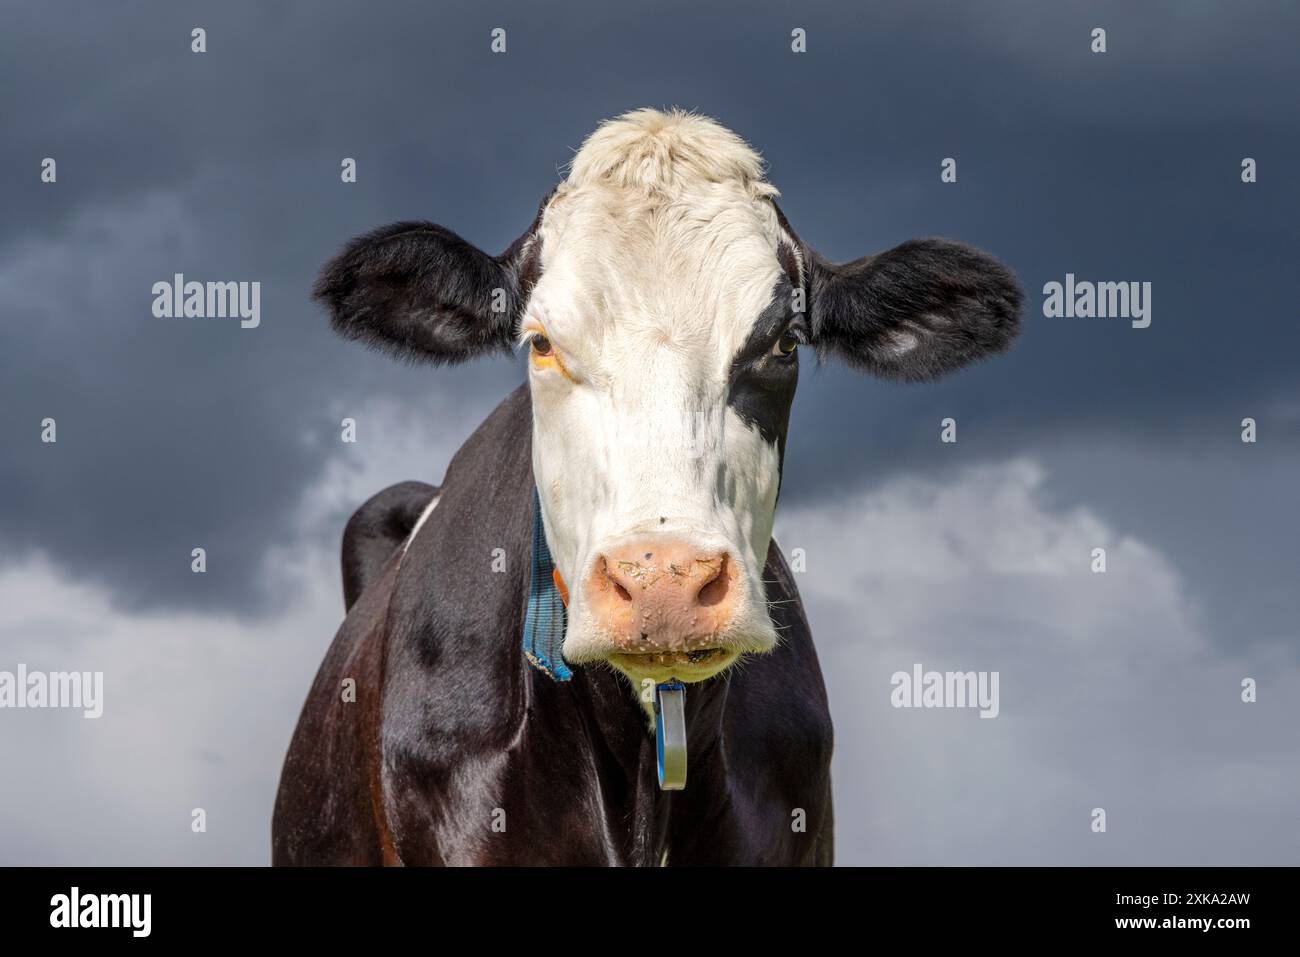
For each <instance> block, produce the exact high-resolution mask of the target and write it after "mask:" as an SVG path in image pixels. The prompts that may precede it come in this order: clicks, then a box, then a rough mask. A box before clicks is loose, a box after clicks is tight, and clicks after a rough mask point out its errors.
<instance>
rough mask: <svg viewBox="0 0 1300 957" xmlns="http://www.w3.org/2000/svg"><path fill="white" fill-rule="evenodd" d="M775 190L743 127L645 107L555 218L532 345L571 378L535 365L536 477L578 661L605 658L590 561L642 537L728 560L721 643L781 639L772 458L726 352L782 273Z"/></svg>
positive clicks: (614, 132) (612, 131)
mask: <svg viewBox="0 0 1300 957" xmlns="http://www.w3.org/2000/svg"><path fill="white" fill-rule="evenodd" d="M775 195H776V190H775V189H774V188H773V187H772V186H770V185H768V184H767V183H765V182H763V180H762V163H761V160H760V159H759V157H758V155H757V154H756V153H755V152H754V151H753V150H752V149H750V148H749V147H748V146H747V145H746V144H745V143H744V142H743V141H742V140H741V139H740V138H739V137H737V136H736V135H735V134H733V133H731V132H729V131H728V130H726V129H724V128H723V127H721V126H719V125H718V124H717V123H715V122H713V121H712V120H709V119H705V118H703V117H699V116H693V115H688V114H684V113H680V112H673V113H659V112H656V111H653V110H638V111H637V112H635V113H629V114H627V115H626V116H623V117H621V118H619V119H618V120H615V121H612V122H609V123H607V124H605V125H604V126H602V127H601V128H600V129H599V130H597V131H596V132H595V133H594V134H592V136H591V137H590V138H589V139H588V140H587V142H586V144H585V145H584V146H583V147H582V149H581V150H580V151H579V152H578V154H577V156H576V157H575V158H574V161H573V163H572V169H571V172H570V174H569V176H568V179H567V180H566V181H565V182H564V183H563V184H562V185H561V186H560V187H559V189H558V190H557V191H556V194H555V196H554V197H553V199H552V201H551V203H550V204H549V205H548V207H547V209H546V210H545V213H544V215H543V219H542V223H541V226H540V231H539V238H540V242H541V257H542V271H541V279H540V281H539V283H538V285H537V287H536V289H535V291H534V294H533V296H532V298H531V299H530V301H529V304H528V307H527V309H526V311H525V315H524V318H523V322H522V324H521V335H522V337H523V338H524V339H525V340H527V338H528V336H529V335H530V334H531V333H533V332H534V331H536V330H537V329H539V328H540V329H544V330H545V333H546V335H547V336H548V337H549V338H550V340H551V342H552V343H553V345H554V347H555V352H556V354H557V355H558V356H559V358H560V361H561V362H563V364H564V367H565V369H566V370H567V371H568V373H569V376H566V375H565V374H564V373H563V372H561V371H560V370H558V369H557V368H555V367H554V366H553V365H545V366H541V367H539V366H537V365H536V364H534V363H532V362H531V361H530V366H531V367H532V371H531V372H530V382H531V387H532V396H533V410H534V413H533V414H534V426H533V468H534V473H535V475H536V476H537V478H538V489H539V493H540V497H541V501H542V512H543V516H544V518H545V521H546V532H547V541H548V544H549V546H550V548H551V554H552V556H553V557H554V559H555V562H556V566H557V567H558V569H559V570H560V573H561V574H562V575H563V576H564V578H565V580H566V582H568V583H569V586H570V588H569V592H570V606H569V629H568V634H567V637H566V640H565V647H564V653H565V657H566V658H568V659H569V660H570V661H573V662H576V663H580V662H582V661H584V660H592V659H593V658H595V657H599V656H600V655H599V648H600V646H601V639H602V634H601V627H600V624H599V622H597V621H596V620H594V619H593V617H592V616H591V615H590V613H589V612H588V611H587V609H586V607H585V602H584V600H583V595H582V587H581V585H582V582H583V581H584V580H585V579H586V577H587V575H588V573H589V571H590V570H591V568H592V565H593V562H594V561H595V560H596V558H597V557H598V556H599V555H601V554H602V553H603V552H604V551H605V550H606V549H609V548H611V547H614V546H616V545H617V544H619V543H620V542H627V541H630V540H633V539H635V538H637V537H638V536H640V535H644V534H652V535H653V534H660V533H668V534H673V535H676V536H678V537H681V538H684V539H686V540H687V541H689V542H691V543H693V545H694V547H695V548H697V549H698V550H699V551H700V553H701V554H704V553H707V552H709V551H713V550H722V551H726V552H728V553H729V554H730V555H731V556H732V557H733V560H735V561H736V562H737V563H738V565H739V566H740V567H741V568H743V570H744V575H743V578H742V580H741V584H742V586H743V591H742V597H741V600H740V603H739V606H738V608H737V611H736V614H735V616H734V617H733V619H732V623H731V625H730V626H729V627H728V628H727V629H726V630H725V634H724V639H725V640H726V641H728V642H731V643H734V645H735V646H736V647H738V648H742V649H745V650H752V651H762V650H767V649H768V648H770V647H771V646H772V645H773V644H774V642H775V639H776V636H775V633H774V630H773V628H772V625H771V622H770V620H769V618H768V615H767V607H766V604H765V599H764V590H763V585H762V572H763V564H764V561H765V559H766V555H767V548H768V542H769V540H770V537H771V532H772V519H773V510H774V508H775V503H776V491H777V482H778V471H779V460H778V453H777V450H776V448H775V447H774V445H772V444H771V443H769V442H767V441H765V440H764V439H763V438H762V437H761V436H760V435H759V433H758V431H757V429H756V428H754V427H753V426H750V425H747V424H746V423H745V422H743V421H742V420H741V419H740V418H739V417H738V416H737V415H736V414H735V413H734V412H733V411H731V410H730V409H729V408H728V407H727V386H728V373H729V370H730V367H731V363H732V359H733V357H734V356H735V354H736V352H737V350H738V349H739V347H740V346H741V345H742V344H743V343H744V342H745V340H746V338H747V337H748V336H749V334H750V331H751V330H752V328H753V324H754V321H755V320H756V319H757V318H758V316H759V315H760V313H762V311H763V310H764V308H765V307H767V306H768V304H769V303H770V302H771V297H772V293H773V290H774V287H775V285H776V282H777V279H778V277H779V276H780V273H781V266H780V263H779V261H778V259H777V245H778V242H779V241H780V238H781V229H780V226H779V224H778V221H777V216H776V211H775V209H774V207H773V205H772V203H771V198H772V197H773V196H775Z"/></svg>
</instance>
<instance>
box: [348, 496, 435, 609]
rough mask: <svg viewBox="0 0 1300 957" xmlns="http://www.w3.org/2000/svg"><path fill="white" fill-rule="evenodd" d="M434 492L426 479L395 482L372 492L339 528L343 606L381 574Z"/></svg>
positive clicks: (351, 603) (359, 594)
mask: <svg viewBox="0 0 1300 957" xmlns="http://www.w3.org/2000/svg"><path fill="white" fill-rule="evenodd" d="M437 494H438V487H437V486H436V485H430V484H429V483H427V482H399V483H398V484H396V485H390V486H389V487H388V488H386V489H384V490H383V491H382V492H379V493H378V494H376V495H372V496H371V497H370V498H368V499H367V500H366V501H365V503H364V504H363V505H362V506H361V507H360V508H359V509H357V510H356V511H355V512H354V513H353V514H352V517H351V518H350V519H348V524H347V527H346V528H345V529H344V530H343V550H342V565H343V607H344V608H345V609H350V608H351V607H352V606H353V605H355V604H356V603H357V599H358V598H360V597H361V593H362V592H364V591H365V590H366V588H368V587H369V586H370V584H371V583H372V582H375V581H377V580H378V579H379V578H380V576H382V574H383V571H384V566H385V565H387V564H388V559H390V558H391V557H392V556H393V553H394V552H395V551H397V548H398V546H399V545H401V544H402V542H404V541H406V536H408V535H410V534H411V529H413V528H415V523H416V522H418V521H419V520H420V515H421V513H422V512H423V511H424V509H425V506H427V505H428V504H429V502H431V501H432V500H433V497H434V496H435V495H437Z"/></svg>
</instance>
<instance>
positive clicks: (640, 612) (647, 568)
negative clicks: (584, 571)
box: [585, 539, 739, 654]
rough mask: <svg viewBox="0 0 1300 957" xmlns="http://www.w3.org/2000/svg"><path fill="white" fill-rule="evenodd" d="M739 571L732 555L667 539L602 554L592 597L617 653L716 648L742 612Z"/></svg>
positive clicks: (589, 591) (590, 583)
mask: <svg viewBox="0 0 1300 957" xmlns="http://www.w3.org/2000/svg"><path fill="white" fill-rule="evenodd" d="M736 575H737V570H736V568H735V563H734V562H732V561H731V559H730V557H729V556H728V555H727V554H726V553H724V552H712V553H708V554H701V553H700V552H698V551H696V550H695V549H693V548H691V547H690V546H689V545H687V544H686V543H685V542H680V541H675V540H662V539H660V540H656V541H653V542H651V541H646V542H641V543H633V544H631V545H628V546H626V547H624V548H619V549H617V550H613V551H609V552H606V553H605V554H604V555H601V556H600V557H598V558H597V559H596V562H595V565H594V567H593V568H592V571H591V574H590V576H588V578H587V582H586V593H585V594H586V599H587V605H588V607H589V608H590V609H591V613H592V615H593V616H594V617H595V619H596V621H597V622H598V623H599V624H600V625H601V626H602V628H603V630H604V631H605V632H606V634H608V635H609V637H610V639H611V640H612V642H613V645H614V647H612V648H611V649H610V650H611V651H612V652H622V653H632V654H649V653H653V652H662V651H691V650H694V649H700V648H712V647H716V645H717V638H718V633H719V632H720V631H722V629H723V628H724V627H725V626H726V624H727V622H728V621H729V620H730V619H731V616H732V613H733V611H734V610H735V604H736V594H737V592H738V591H739V588H738V587H737V582H736V580H735V579H736Z"/></svg>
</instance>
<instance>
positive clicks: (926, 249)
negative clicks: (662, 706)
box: [803, 239, 1024, 381]
mask: <svg viewBox="0 0 1300 957" xmlns="http://www.w3.org/2000/svg"><path fill="white" fill-rule="evenodd" d="M803 251H804V253H805V257H804V258H805V262H806V263H807V270H808V278H807V282H808V286H809V296H808V298H809V302H808V312H809V320H810V322H809V325H810V329H811V336H812V340H813V344H814V345H816V346H818V347H819V348H826V349H832V350H834V351H836V352H838V353H839V354H840V355H842V356H844V357H845V358H846V359H848V360H849V361H850V362H851V363H853V364H854V365H856V366H859V367H861V368H864V369H866V370H868V371H870V372H873V373H875V374H876V375H880V376H884V377H886V378H890V379H902V380H907V381H921V380H925V379H934V378H938V377H939V376H942V375H945V374H947V373H949V372H952V371H954V370H956V369H959V368H961V367H962V366H964V365H966V364H967V363H969V362H973V361H975V360H976V359H980V358H982V357H983V356H986V355H992V354H994V353H997V352H1001V351H1002V350H1003V349H1005V348H1006V347H1007V346H1008V345H1009V344H1010V342H1011V340H1012V339H1013V338H1015V335H1016V332H1017V331H1018V330H1019V326H1020V305H1021V301H1022V299H1023V297H1024V294H1023V293H1022V291H1021V289H1020V283H1019V282H1017V281H1016V277H1015V275H1014V274H1013V273H1012V272H1011V270H1009V269H1008V268H1007V267H1006V266H1004V265H1002V263H1000V262H998V261H997V260H996V259H994V258H993V257H992V256H989V255H987V254H986V253H983V252H980V251H979V250H978V249H973V248H971V247H970V246H965V245H963V244H961V243H954V242H949V241H948V240H945V239H913V240H910V241H908V242H905V243H903V244H902V245H901V246H896V247H894V248H893V249H890V250H887V251H885V252H883V253H878V254H877V255H875V256H868V257H865V258H863V259H858V260H855V261H853V262H849V263H843V264H839V265H836V264H834V263H829V262H827V261H826V260H825V259H823V258H822V257H821V256H819V255H818V254H817V253H816V252H813V251H812V250H810V249H808V248H807V247H806V246H805V247H804V249H803Z"/></svg>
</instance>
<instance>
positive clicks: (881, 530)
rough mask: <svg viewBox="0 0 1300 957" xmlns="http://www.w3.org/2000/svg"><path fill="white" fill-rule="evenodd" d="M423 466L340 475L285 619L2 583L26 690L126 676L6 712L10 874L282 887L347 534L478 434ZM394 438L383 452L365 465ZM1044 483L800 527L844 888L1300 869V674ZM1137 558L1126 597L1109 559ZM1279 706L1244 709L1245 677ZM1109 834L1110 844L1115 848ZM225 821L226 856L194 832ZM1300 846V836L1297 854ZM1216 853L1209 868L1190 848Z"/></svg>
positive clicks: (1163, 564)
mask: <svg viewBox="0 0 1300 957" xmlns="http://www.w3.org/2000/svg"><path fill="white" fill-rule="evenodd" d="M361 421H362V422H365V423H369V428H370V430H371V431H373V432H374V433H376V434H379V435H382V434H384V433H386V432H388V431H389V430H393V429H397V430H400V431H401V433H402V434H403V435H408V436H410V438H409V439H408V442H407V444H406V445H405V446H401V445H399V444H396V443H395V444H393V445H388V444H387V443H380V445H382V446H383V447H385V448H387V449H389V450H390V451H389V452H388V453H386V454H383V455H376V456H373V457H369V458H363V457H355V456H351V455H350V454H349V451H341V450H336V451H335V452H334V453H332V454H331V456H330V458H329V464H328V466H327V467H326V468H325V469H324V470H323V471H322V472H321V474H320V476H319V477H318V480H317V481H316V482H315V483H313V484H312V485H311V486H310V487H309V488H307V489H305V490H304V492H303V494H302V495H301V497H300V500H299V503H298V505H297V507H296V508H295V511H294V515H293V526H294V528H295V529H296V530H297V532H296V535H295V537H294V538H293V539H292V540H290V541H287V542H286V543H285V545H284V547H283V548H282V549H281V550H280V551H278V552H277V554H276V555H275V556H274V557H273V559H272V560H270V561H268V563H267V565H266V566H265V567H264V568H263V569H261V574H263V575H267V576H270V577H271V578H272V579H273V581H274V583H275V585H276V587H278V588H281V589H283V590H284V591H285V592H286V593H287V594H289V595H291V596H292V600H291V601H288V602H287V603H286V606H285V607H284V608H283V609H282V610H281V611H279V612H277V613H276V614H274V615H270V616H266V617H264V618H262V619H260V620H256V621H248V620H244V619H241V618H239V617H236V616H233V615H219V614H212V613H208V614H193V613H173V612H159V611H143V610H135V611H132V610H124V609H122V608H120V607H119V606H117V605H116V604H115V603H114V602H113V600H112V596H111V594H110V593H109V591H108V590H107V589H105V588H103V587H102V586H99V585H96V584H93V583H85V582H78V581H76V580H74V579H72V578H71V577H69V575H68V574H67V572H66V571H65V570H63V569H60V568H59V567H58V566H56V565H55V564H53V563H52V562H50V561H49V560H47V559H44V558H39V557H35V558H29V559H27V560H25V561H23V562H21V563H18V564H10V565H8V566H6V567H5V568H4V569H3V570H2V571H0V648H4V649H5V658H4V660H3V661H0V667H5V668H9V669H12V667H13V666H14V665H16V664H17V663H18V662H23V663H25V664H27V665H28V666H29V667H30V668H33V669H43V670H61V669H79V670H103V671H104V672H105V702H106V707H105V713H104V717H102V718H101V719H99V720H98V721H88V720H86V719H84V718H82V717H81V715H80V713H78V712H71V711H67V712H64V711H9V712H4V713H0V723H2V726H3V728H4V732H5V733H4V734H3V735H0V763H3V764H4V766H5V767H6V768H10V769H16V773H14V774H12V775H10V777H9V783H8V784H7V786H6V788H5V789H4V790H3V792H0V833H4V834H6V835H7V839H6V841H5V843H4V845H3V849H2V850H0V863H4V864H35V863H41V864H52V863H80V864H88V863H90V864H108V863H115V864H155V863H173V862H175V863H218V864H232V863H251V864H257V863H264V862H266V860H267V859H268V855H269V828H270V812H271V807H272V802H273V799H274V792H275V787H276V783H277V780H278V776H279V769H280V762H281V761H282V759H283V755H284V750H285V748H286V747H287V745H288V741H289V737H290V734H291V733H292V729H293V726H294V722H295V721H296V718H297V714H298V709H299V708H300V706H301V703H302V700H303V697H304V696H305V694H306V691H307V688H308V687H309V685H310V682H311V679H312V676H313V675H314V672H315V669H316V668H317V666H318V665H319V663H320V661H321V659H322V657H323V656H324V653H325V649H326V647H327V646H328V643H329V641H330V639H331V637H332V635H333V632H334V630H335V629H336V628H337V626H338V624H339V622H340V620H341V618H342V603H341V597H340V591H339V584H338V569H337V558H336V536H337V532H338V529H339V528H340V527H341V525H342V522H343V521H344V519H345V518H346V514H347V512H348V511H349V510H350V509H351V507H352V506H353V504H354V503H355V502H356V501H357V499H358V498H359V497H360V496H363V495H366V494H369V493H370V492H372V491H373V490H376V489H378V488H380V487H382V486H383V485H385V484H387V483H388V482H390V481H395V480H397V479H399V478H403V477H407V476H408V475H409V470H410V468H411V460H412V458H419V457H424V456H426V455H428V454H430V450H432V454H435V455H437V456H438V457H439V458H440V459H441V460H444V461H445V458H446V457H447V456H449V455H450V453H451V450H452V449H453V448H454V446H455V444H456V443H457V442H458V441H459V438H458V436H455V435H452V434H449V433H446V432H444V431H442V430H440V427H438V426H436V425H433V426H430V427H428V428H419V427H414V428H413V427H412V426H411V424H410V423H409V422H407V421H405V415H404V412H403V410H402V409H401V407H400V406H383V405H375V406H371V407H366V408H365V409H364V410H363V414H362V417H361ZM365 435H366V432H365V431H362V432H361V436H362V441H365ZM1046 480H1047V476H1046V474H1045V471H1044V469H1043V467H1042V466H1041V465H1039V464H1037V463H1035V462H1034V461H1032V460H1028V459H1013V460H1008V461H1004V462H1000V463H997V464H992V465H988V466H983V467H977V468H972V469H969V470H966V471H965V472H962V473H961V474H960V475H959V476H957V477H956V478H955V479H953V480H951V481H949V482H945V483H938V482H934V481H930V480H927V479H922V478H916V477H908V478H899V479H896V480H894V481H891V482H889V483H887V484H885V485H883V486H881V487H879V488H876V489H873V490H868V491H859V492H857V493H855V494H854V495H853V496H851V497H848V498H845V499H844V500H843V501H840V502H838V503H837V504H834V505H823V506H818V507H813V508H800V509H792V510H789V511H787V512H785V513H783V514H782V516H781V520H780V524H779V527H778V532H779V538H780V540H781V542H782V544H783V546H784V547H785V548H786V549H787V552H789V551H791V550H793V549H794V548H800V547H802V548H805V550H806V553H807V561H808V570H807V572H806V573H804V574H803V575H801V576H800V579H799V580H800V587H801V590H802V592H803V597H804V601H805V606H806V608H807V612H808V616H809V618H810V620H811V622H812V624H813V629H814V634H815V635H816V640H817V643H818V649H819V654H820V655H821V658H822V665H823V671H824V673H825V675H826V679H827V684H828V687H829V691H830V695H831V702H832V708H833V711H834V716H835V722H836V740H837V749H836V759H835V762H836V763H835V769H834V773H835V787H836V802H837V810H836V818H837V831H838V838H837V845H838V859H839V860H840V862H841V863H885V864H926V863H935V864H939V863H941V864H1012V863H1019V864H1030V863H1053V864H1059V863H1122V864H1183V863H1220V864H1227V863H1265V862H1283V861H1287V860H1294V858H1295V854H1296V852H1297V850H1300V848H1298V847H1297V840H1300V839H1297V838H1296V837H1295V836H1294V833H1293V829H1290V828H1288V827H1286V826H1285V825H1286V821H1287V820H1288V817H1289V815H1290V813H1291V809H1293V808H1294V806H1295V805H1296V803H1297V802H1298V801H1300V771H1298V770H1297V768H1300V762H1298V761H1297V760H1296V758H1297V755H1296V745H1295V742H1294V739H1293V736H1292V735H1291V733H1290V729H1292V728H1294V727H1295V725H1296V721H1297V718H1300V714H1297V710H1298V707H1300V706H1298V705H1297V702H1300V693H1297V692H1300V672H1298V671H1297V668H1296V665H1295V662H1294V661H1293V660H1291V659H1290V656H1289V655H1287V654H1284V653H1283V652H1282V649H1280V648H1278V647H1276V646H1265V647H1256V648H1254V649H1252V650H1250V651H1249V653H1246V654H1242V655H1239V656H1232V657H1229V658H1227V659H1220V658H1218V657H1216V656H1215V655H1214V654H1213V653H1212V646H1211V644H1210V643H1209V642H1207V640H1206V637H1205V635H1204V633H1203V631H1202V626H1201V624H1200V616H1199V613H1198V612H1197V610H1196V608H1195V602H1194V601H1193V600H1192V597H1191V596H1189V595H1188V594H1187V592H1186V589H1185V586H1184V584H1183V582H1182V581H1181V580H1180V578H1179V576H1178V575H1177V573H1176V572H1175V570H1174V569H1173V566H1172V565H1171V564H1170V563H1169V561H1168V560H1167V559H1166V558H1165V557H1164V556H1163V555H1161V553H1160V552H1159V551H1158V550H1156V549H1154V548H1152V547H1151V546H1150V545H1148V544H1146V543H1143V542H1141V541H1137V540H1134V539H1132V538H1130V537H1127V536H1125V535H1123V534H1120V533H1118V532H1116V531H1115V530H1114V529H1112V528H1110V527H1108V526H1107V525H1106V523H1104V522H1103V521H1101V520H1100V519H1098V518H1097V516H1096V515H1094V514H1092V513H1090V512H1089V511H1088V510H1087V509H1069V510H1066V511H1063V512H1056V511H1052V510H1051V509H1050V508H1049V507H1047V505H1046V504H1045V502H1044V501H1043V494H1042V490H1043V487H1044V485H1045V483H1046ZM1097 545H1100V546H1102V547H1105V548H1107V550H1108V568H1109V570H1108V571H1107V573H1106V574H1105V575H1095V574H1093V573H1091V572H1090V571H1089V570H1088V566H1089V561H1090V551H1091V549H1092V547H1094V546H1097ZM913 663H921V664H922V665H923V666H925V667H926V668H928V669H929V668H932V669H936V670H990V671H992V670H996V671H999V672H1000V673H1001V687H1000V697H1001V701H1000V704H1001V714H1000V715H999V717H997V718H996V719H994V720H981V719H979V718H978V717H977V716H976V715H975V714H974V713H973V712H958V711H940V710H935V711H922V710H911V711H907V710H895V709H893V708H891V707H890V705H889V692H890V683H889V679H890V676H891V675H892V673H893V672H895V671H897V670H910V668H911V666H912V664H913ZM1246 675H1251V676H1254V677H1256V678H1257V679H1258V680H1259V683H1260V701H1259V703H1258V704H1254V705H1246V704H1242V703H1240V701H1239V697H1238V696H1239V683H1240V680H1241V678H1242V677H1243V676H1246ZM1098 806H1100V807H1104V808H1106V809H1107V813H1108V827H1109V830H1108V833H1107V834H1105V835H1095V834H1092V833H1091V832H1090V831H1089V828H1088V826H1089V820H1090V819H1089V812H1090V811H1091V809H1092V808H1093V807H1098ZM195 807H202V808H204V810H205V811H206V813H207V820H208V831H207V833H206V834H193V833H191V831H190V811H191V809H192V808H195ZM1288 834H1290V835H1292V836H1290V837H1288V836H1287V835H1288ZM1189 835H1194V836H1195V839H1194V840H1189Z"/></svg>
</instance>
